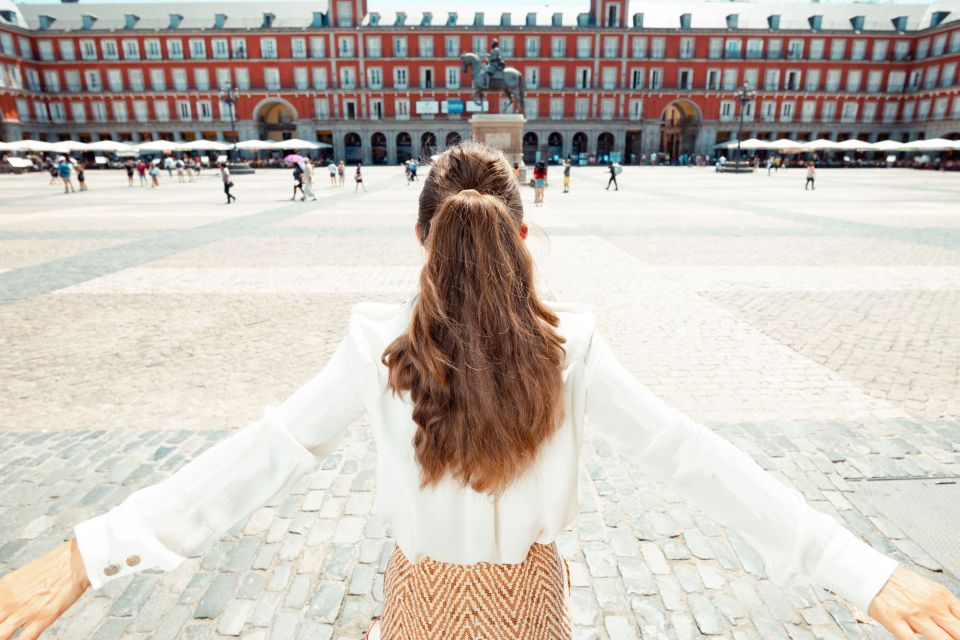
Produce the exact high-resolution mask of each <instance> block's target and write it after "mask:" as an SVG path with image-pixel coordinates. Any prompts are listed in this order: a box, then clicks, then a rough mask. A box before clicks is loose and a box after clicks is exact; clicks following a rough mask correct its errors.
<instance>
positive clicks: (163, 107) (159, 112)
mask: <svg viewBox="0 0 960 640" xmlns="http://www.w3.org/2000/svg"><path fill="white" fill-rule="evenodd" d="M153 115H154V116H155V117H156V119H157V121H158V122H167V121H169V120H170V105H169V104H168V103H167V101H166V100H156V101H154V103H153Z"/></svg>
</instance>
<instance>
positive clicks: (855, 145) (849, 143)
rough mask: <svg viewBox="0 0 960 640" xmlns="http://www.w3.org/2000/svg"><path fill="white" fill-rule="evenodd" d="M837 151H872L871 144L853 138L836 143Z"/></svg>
mask: <svg viewBox="0 0 960 640" xmlns="http://www.w3.org/2000/svg"><path fill="white" fill-rule="evenodd" d="M837 149H843V150H845V151H856V150H859V149H873V144H872V143H870V142H864V141H863V140H857V139H856V138H853V139H850V140H844V141H843V142H838V143H837Z"/></svg>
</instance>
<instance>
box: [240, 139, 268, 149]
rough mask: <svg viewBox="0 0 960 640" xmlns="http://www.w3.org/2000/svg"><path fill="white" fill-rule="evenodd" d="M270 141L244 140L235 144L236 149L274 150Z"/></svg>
mask: <svg viewBox="0 0 960 640" xmlns="http://www.w3.org/2000/svg"><path fill="white" fill-rule="evenodd" d="M276 148H277V147H276V146H274V144H273V141H272V140H244V141H243V142H238V143H237V149H276Z"/></svg>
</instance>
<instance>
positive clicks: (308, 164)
mask: <svg viewBox="0 0 960 640" xmlns="http://www.w3.org/2000/svg"><path fill="white" fill-rule="evenodd" d="M303 192H304V194H305V196H306V197H308V198H310V199H311V200H316V199H317V193H316V192H315V191H314V190H313V160H312V159H310V158H304V159H303Z"/></svg>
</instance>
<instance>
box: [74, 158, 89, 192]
mask: <svg viewBox="0 0 960 640" xmlns="http://www.w3.org/2000/svg"><path fill="white" fill-rule="evenodd" d="M76 169H77V185H79V187H80V191H86V190H87V175H86V167H84V166H83V163H82V162H78V163H77V166H76Z"/></svg>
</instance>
